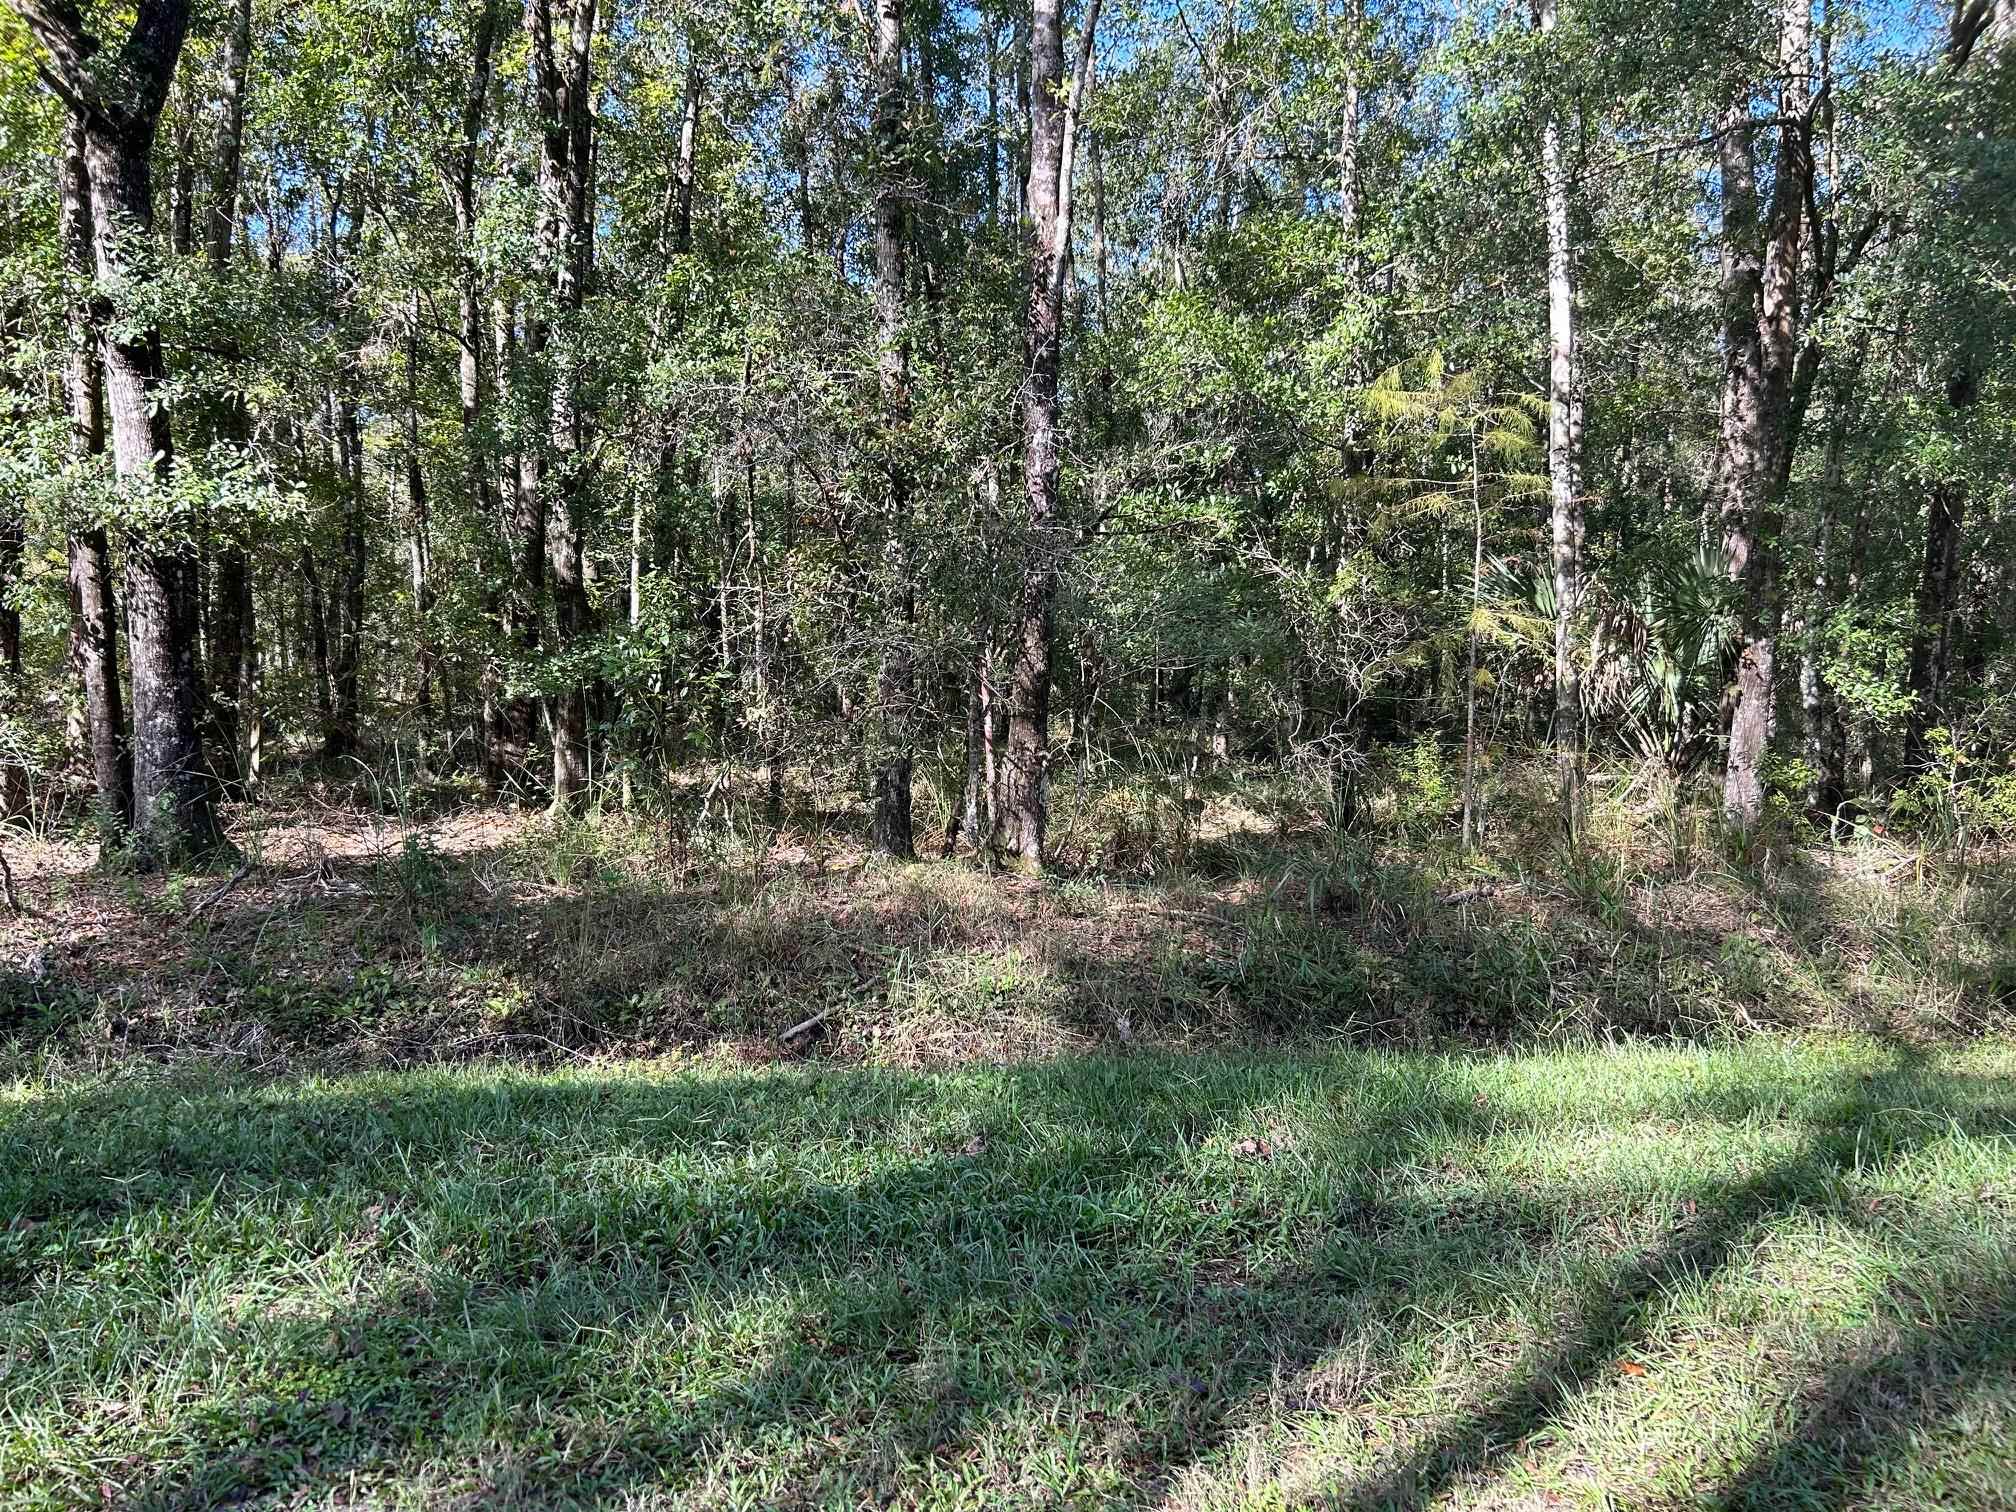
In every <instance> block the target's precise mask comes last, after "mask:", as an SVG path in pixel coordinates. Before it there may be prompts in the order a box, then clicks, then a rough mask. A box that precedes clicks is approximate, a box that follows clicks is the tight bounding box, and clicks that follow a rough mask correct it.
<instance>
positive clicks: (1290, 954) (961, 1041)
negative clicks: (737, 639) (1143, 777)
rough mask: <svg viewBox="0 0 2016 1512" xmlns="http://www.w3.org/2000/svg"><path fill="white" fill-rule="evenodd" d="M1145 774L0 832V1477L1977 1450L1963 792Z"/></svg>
mask: <svg viewBox="0 0 2016 1512" xmlns="http://www.w3.org/2000/svg"><path fill="white" fill-rule="evenodd" d="M715 796H717V797H718V796H719V795H715ZM1186 796H1187V795H1185V794H1183V793H1181V792H1180V791H1179V792H1176V793H1159V794H1158V793H1157V792H1155V791H1153V790H1145V789H1139V788H1137V789H1132V790H1130V789H1126V788H1116V789H1113V790H1110V791H1107V792H1104V793H1101V794H1096V795H1088V796H1087V797H1086V799H1085V801H1084V802H1082V803H1074V802H1073V798H1074V795H1070V794H1068V793H1067V794H1065V795H1064V799H1065V801H1064V802H1063V803H1060V806H1059V807H1060V814H1064V815H1069V816H1072V817H1070V818H1067V819H1066V821H1065V823H1064V824H1062V825H1060V830H1061V834H1062V837H1063V844H1062V846H1061V847H1060V849H1061V850H1062V852H1063V855H1064V864H1063V865H1062V866H1061V867H1060V868H1059V871H1058V873H1057V874H1056V875H1054V876H1051V877H1049V878H1046V879H1044V880H1042V881H1033V880H1027V879H1011V878H1008V877H1004V876H999V875H990V874H988V873H986V872H985V871H983V870H982V869H980V868H979V867H977V866H976V865H974V864H973V863H972V862H971V861H970V860H934V861H928V862H923V863H919V864H917V865H912V866H895V865H889V864H885V863H879V862H874V861H871V860H869V859H868V858H866V857H864V856H863V855H861V853H860V852H859V849H858V846H856V845H855V844H854V843H853V842H852V841H851V840H850V839H848V838H847V837H848V836H849V835H850V834H852V833H853V832H854V831H855V829H856V828H857V817H856V816H854V815H850V814H847V813H844V812H840V811H838V810H837V809H834V810H829V811H825V812H822V811H820V810H818V809H816V808H814V807H812V806H810V805H807V806H806V807H805V808H804V809H803V810H802V811H801V812H797V813H793V814H787V816H786V818H785V821H784V822H783V823H782V824H780V825H769V824H765V823H762V822H760V820H759V819H758V818H756V817H755V816H754V814H753V812H752V805H751V804H750V803H748V802H735V801H732V800H731V801H730V802H729V803H727V804H725V805H721V804H716V803H714V802H711V801H710V803H709V804H708V809H709V816H708V817H709V822H707V823H701V822H700V821H699V816H698V812H697V795H689V798H691V799H692V801H688V802H683V803H681V804H675V805H673V806H672V808H671V809H670V811H669V812H665V813H660V814H658V815H656V816H655V817H652V818H649V819H645V818H641V817H634V816H622V815H607V816H602V817H600V818H596V819H590V820H580V821H565V822H559V821H554V820H551V819H548V818H545V817H543V816H535V815H529V814H516V813H505V812H500V811H497V810H494V809H482V808H472V807H464V806H457V805H453V804H447V805H443V806H442V807H441V808H440V809H439V810H438V811H437V812H434V813H432V814H430V815H425V816H421V817H416V815H415V811H414V810H413V809H411V808H407V809H406V811H405V813H404V814H403V815H400V814H388V813H381V812H377V811H375V810H374V809H372V808H369V807H366V806H362V805H360V804H359V803H357V802H356V801H355V795H340V794H331V793H319V794H318V793H317V792H316V791H315V790H313V789H312V788H302V789H300V790H297V791H295V792H294V793H292V794H291V795H290V796H289V798H288V799H287V801H284V802H279V801H276V802H273V803H269V804H267V805H264V806H262V807H260V808H258V809H250V808H244V809H237V810H234V811H233V813H232V815H231V818H232V822H233V833H234V835H235V837H236V838H237V840H238V843H239V844H240V846H241V847H242V855H241V856H239V857H238V858H235V859H233V860H231V861H227V862H225V863H222V864H221V866H220V867H219V868H218V869H216V870H213V871H210V872H206V873H204V874H201V875H185V874H176V875H170V876H166V877H162V876H136V875H130V874H123V873H121V872H119V871H118V870H116V869H96V868H94V867H93V866H92V864H91V862H92V856H91V853H90V852H89V850H88V849H87V848H85V847H84V846H82V845H81V844H77V843H73V842H69V841H64V840H61V839H47V840H39V841H23V840H19V839H15V838H9V839H8V840H6V841H5V848H6V852H7V854H8V856H9V858H10V860H11V861H12V863H13V869H14V871H15V874H16V878H17V882H18V884H19V889H20V892H21V895H22V901H23V902H24V903H25V904H26V905H27V906H28V907H29V909H30V910H32V912H31V913H30V914H28V915H26V916H22V917H17V918H13V919H4V918H0V1503H4V1504H5V1505H7V1506H9V1507H13V1506H17V1505H18V1506H22V1507H43V1506H48V1507H58V1506H76V1505H85V1504H90V1505H116V1506H121V1507H159V1508H171V1507H172V1508H194V1507H210V1506H219V1505H230V1506H239V1505H258V1506H271V1507H282V1506H286V1507H305V1506H314V1507H337V1506H358V1507H362V1506H370V1507H392V1506H401V1507H407V1506H410V1507H428V1508H436V1507H444V1506H448V1507H456V1506H459V1507H467V1508H471V1509H474V1508H478V1507H483V1508H488V1507H509V1506H519V1507H549V1506H593V1507H609V1508H615V1507H653V1506H661V1507H672V1506H677V1507H681V1508H685V1507H693V1508H710V1507H717V1506H718V1507H783V1506H808V1507H809V1506H821V1507H824V1506H831V1507H835V1508H842V1507H844V1508H853V1507H858V1506H863V1505H886V1506H902V1507H917V1508H923V1507H945V1508H951V1507H963V1506H976V1507H977V1506H997V1507H1002V1508H1021V1507H1040V1506H1051V1505H1055V1506H1081V1507H1139V1508H1157V1509H1167V1512H1177V1509H1193V1508H1194V1509H1202V1508H1221V1507H1222V1508H1250V1509H1255V1512H1257V1509H1263V1508H1266V1509H1285V1508H1291V1507H1292V1508H1299V1507H1311V1508H1315V1507H1339V1508H1353V1509H1370V1508H1375V1507H1409V1508H1413V1507H1431V1506H1432V1507H1443V1508H1458V1507H1461V1508H1473V1507H1474V1508H1484V1507H1493V1508H1504V1507H1520V1508H1525V1507H1533V1508H1544V1507H1608V1506H1629V1507H1661V1506H1668V1507H1727V1508H1734V1507H1760V1508H1761V1507H1780V1506H1782V1507H1815V1506H1825V1507H1846V1506H1867V1507H1871V1508H1879V1507H1880V1508H1903V1507H1913V1508H1915V1507H1921V1506H1935V1505H1936V1506H1949V1507H1955V1508H1976V1507H1978V1508H2000V1507H2007V1506H2012V1505H2016V1324H2012V1321H2011V1319H2012V1317H2016V1291H2012V1283H2011V1279H2010V1278H2011V1277H2012V1276H2016V1041H2012V1040H2011V1039H2010V1038H2009V1035H2008V1029H2009V1017H2008V1015H2009V1010H2010V1007H2011V1006H2012V1003H2016V871H2012V869H2011V867H2010V866H2009V865H2008V859H2007V857H2006V856H2001V855H1996V854H1992V853H1976V854H1974V855H1972V856H1970V857H1968V858H1965V860H1964V862H1963V861H1960V860H1955V859H1953V858H1950V857H1948V858H1941V857H1937V856H1933V855H1930V854H1927V853H1925V852H1923V851H1917V850H1913V849H1911V848H1910V847H1908V846H1907V845H1905V844H1902V843H1899V842H1897V841H1895V840H1892V839H1889V838H1886V837H1884V836H1882V835H1880V834H1877V833H1875V832H1873V831H1865V832H1863V833H1862V834H1860V835H1859V836H1857V837H1856V838H1855V839H1854V840H1852V841H1850V842H1847V843H1844V844H1840V845H1831V846H1830V845H1817V844H1813V843H1804V844H1799V845H1792V844H1783V843H1779V844H1773V845H1770V846H1767V847H1764V848H1761V849H1759V850H1758V851H1756V852H1755V853H1754V854H1753V856H1752V857H1751V858H1750V859H1749V860H1747V861H1745V862H1743V863H1740V864H1739V863H1737V862H1733V861H1731V860H1730V859H1728V856H1727V854H1726V853H1725V852H1724V851H1722V850H1721V849H1720V848H1719V847H1717V846H1716V845H1715V844H1714V843H1712V841H1711V840H1710V839H1709V837H1708V835H1707V833H1706V831H1705V830H1704V829H1703V828H1702V827H1701V825H1700V824H1699V823H1698V822H1696V821H1692V820H1684V819H1681V818H1678V817H1675V815H1674V814H1673V813H1671V812H1667V813H1664V814H1661V813H1658V812H1649V811H1640V812H1629V811H1627V810H1626V809H1625V808H1624V806H1623V805H1622V804H1616V805H1611V806H1609V807H1603V806H1599V810H1598V815H1597V820H1598V823H1597V831H1596V834H1595V837H1594V838H1593V839H1592V843H1591V844H1590V845H1589V847H1588V848H1587V850H1586V851H1585V853H1584V854H1583V855H1582V856H1581V857H1580V858H1578V859H1576V860H1574V861H1572V862H1570V861H1567V860H1564V859H1563V858H1562V857H1561V856H1560V855H1559V854H1558V852H1556V851H1554V850H1552V849H1551V848H1550V842H1548V841H1546V840H1545V839H1544V837H1543V836H1542V835H1541V834H1540V833H1539V832H1538V830H1537V829H1536V830H1535V831H1534V832H1533V833H1530V834H1524V835H1522V834H1520V833H1518V832H1517V831H1515V830H1513V829H1511V827H1510V825H1509V824H1508V826H1507V829H1506V831H1505V832H1502V833H1496V834H1494V837H1493V839H1494V843H1493V844H1492V845H1491V846H1489V847H1488V848H1487V850H1486V852H1485V854H1483V855H1482V856H1464V855H1462V854H1461V853H1460V852H1459V851H1458V850H1457V848H1456V847H1455V846H1453V845H1452V844H1451V843H1450V837H1449V836H1448V834H1447V831H1446V825H1445V823H1444V822H1443V819H1444V816H1441V815H1433V816H1431V818H1430V819H1429V821H1428V822H1426V823H1421V822H1414V821H1410V820H1409V819H1408V817H1407V816H1406V815H1405V814H1404V813H1402V812H1400V811H1398V810H1397V809H1389V810H1383V811H1381V812H1378V813H1375V814H1374V815H1373V816H1372V818H1371V822H1369V823H1368V824H1367V825H1366V826H1365V827H1364V828H1363V829H1362V830H1360V831H1358V832H1356V833H1353V834H1350V835H1345V836H1337V835H1333V834H1331V833H1330V832H1329V831H1328V830H1327V829H1326V828H1325V827H1324V826H1323V824H1322V823H1321V815H1320V813H1317V812H1316V811H1314V810H1313V809H1312V808H1311V806H1310V805H1309V804H1308V802H1307V801H1306V798H1305V796H1304V795H1301V794H1298V793H1296V792H1294V791H1292V790H1288V789H1283V790H1280V791H1274V792H1270V791H1268V790H1266V789H1265V788H1264V787H1262V786H1260V785H1257V784H1247V785H1245V786H1242V787H1240V788H1238V789H1228V790H1226V791H1223V792H1220V793H1217V794H1215V795H1208V796H1207V798H1206V800H1205V801H1203V802H1201V803H1195V802H1185V801H1184V799H1185V797H1186ZM1508 807H1509V806H1508ZM1515 812H1516V810H1515ZM808 1020H815V1022H812V1023H811V1025H810V1027H809V1028H800V1026H802V1025H805V1024H806V1023H807V1021H808ZM793 1030H797V1031H798V1032H796V1033H793V1032H791V1031H793Z"/></svg>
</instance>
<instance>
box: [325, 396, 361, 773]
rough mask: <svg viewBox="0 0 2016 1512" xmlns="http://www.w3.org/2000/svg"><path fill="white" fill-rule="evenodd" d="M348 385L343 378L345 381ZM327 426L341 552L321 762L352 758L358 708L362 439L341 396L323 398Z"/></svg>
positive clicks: (350, 404) (350, 405) (353, 410)
mask: <svg viewBox="0 0 2016 1512" xmlns="http://www.w3.org/2000/svg"><path fill="white" fill-rule="evenodd" d="M345 381H346V382H347V381H348V380H347V378H346V380H345ZM329 425H330V431H331V434H332V436H333V437H334V439H335V442H336V466H337V472H338V474H339V476H340V478H341V480H342V484H343V525H342V537H341V542H342V544H341V548H340V549H341V552H342V566H343V575H342V578H341V579H340V581H339V582H338V584H337V591H336V595H335V603H334V606H333V607H334V608H335V611H336V636H335V655H334V657H333V659H332V661H331V666H330V679H329V680H330V684H331V690H332V693H333V696H334V708H333V712H334V717H333V718H332V719H331V720H330V722H329V724H328V727H327V728H326V730H325V731H324V734H323V741H322V754H323V757H324V759H326V760H331V761H334V760H338V759H340V758H343V757H347V756H352V755H355V754H356V752H357V750H358V747H359V734H360V730H361V720H362V707H363V660H364V586H365V584H364V569H365V564H366V549H367V541H366V535H365V502H364V501H365V493H364V440H363V434H362V430H361V427H360V425H359V421H358V415H357V403H356V401H355V400H354V399H352V398H350V397H349V396H348V395H347V394H338V393H331V394H330V396H329Z"/></svg>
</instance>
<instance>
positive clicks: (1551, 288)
mask: <svg viewBox="0 0 2016 1512" xmlns="http://www.w3.org/2000/svg"><path fill="white" fill-rule="evenodd" d="M1533 19H1534V24H1535V25H1536V26H1537V27H1538V28H1539V30H1540V33H1541V35H1542V36H1543V37H1545V36H1547V35H1548V34H1550V33H1551V32H1552V31H1553V30H1554V24H1555V0H1535V4H1534V8H1533ZM1561 135H1562V132H1561V121H1560V119H1559V117H1558V116H1557V115H1555V114H1554V113H1553V112H1552V111H1551V110H1550V111H1549V113H1548V116H1547V121H1546V124H1545V125H1544V126H1543V127H1542V128H1541V136H1540V178H1541V183H1542V187H1543V192H1544V195H1545V199H1546V216H1547V490H1548V497H1549V501H1550V506H1551V507H1550V515H1551V532H1552V537H1553V568H1554V760H1555V768H1556V773H1557V785H1558V789H1559V794H1560V802H1561V827H1562V831H1563V833H1564V834H1565V835H1566V836H1567V839H1568V843H1569V845H1570V846H1574V845H1576V844H1579V843H1580V840H1581V836H1582V812H1583V802H1584V799H1583V767H1582V668H1581V661H1580V658H1579V656H1578V654H1577V649H1576V626H1577V620H1578V616H1579V615H1580V612H1581V607H1582V537H1583V528H1584V527H1583V511H1582V499H1581V496H1580V493H1579V492H1578V490H1577V486H1576V484H1577V473H1578V468H1577V466H1576V455H1575V440H1576V435H1575V432H1576V430H1577V427H1576V425H1575V284H1574V261H1573V256H1572V253H1571V249H1570V247H1569V240H1568V169H1567V165H1566V164H1565V162H1564V161H1563V159H1562V150H1561ZM1469 702H1470V703H1471V704H1472V705H1473V706H1474V704H1475V696H1474V694H1473V695H1472V696H1471V698H1470V699H1469ZM1474 712H1475V711H1474V707H1473V709H1472V713H1473V715H1474Z"/></svg>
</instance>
